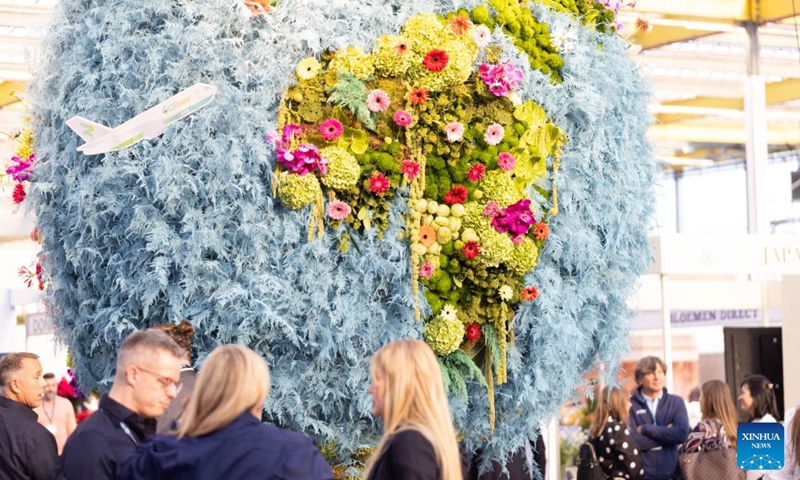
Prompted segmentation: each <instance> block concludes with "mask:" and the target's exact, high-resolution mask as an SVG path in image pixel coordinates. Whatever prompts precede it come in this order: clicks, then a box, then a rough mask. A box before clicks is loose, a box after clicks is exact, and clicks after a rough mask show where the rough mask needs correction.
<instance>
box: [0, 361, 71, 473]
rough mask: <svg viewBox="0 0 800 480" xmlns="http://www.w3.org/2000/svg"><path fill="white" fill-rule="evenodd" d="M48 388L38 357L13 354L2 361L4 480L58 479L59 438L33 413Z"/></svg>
mask: <svg viewBox="0 0 800 480" xmlns="http://www.w3.org/2000/svg"><path fill="white" fill-rule="evenodd" d="M44 385H45V381H44V379H43V378H42V364H41V363H39V357H38V356H36V355H34V354H32V353H12V354H10V355H6V356H5V357H3V359H2V360H0V480H51V479H55V478H56V475H57V473H58V449H57V447H56V438H55V437H54V436H53V434H52V433H50V432H49V431H48V430H47V429H46V428H45V427H44V426H43V425H41V424H40V423H39V421H38V418H39V416H38V415H37V414H36V412H34V411H33V409H34V408H36V407H38V406H39V405H40V404H41V403H42V397H43V396H44Z"/></svg>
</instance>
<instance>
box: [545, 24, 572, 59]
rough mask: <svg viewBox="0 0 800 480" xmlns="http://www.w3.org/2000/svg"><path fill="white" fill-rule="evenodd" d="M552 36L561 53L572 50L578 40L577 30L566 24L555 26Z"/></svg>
mask: <svg viewBox="0 0 800 480" xmlns="http://www.w3.org/2000/svg"><path fill="white" fill-rule="evenodd" d="M551 38H552V39H553V43H555V44H556V47H558V50H559V52H561V53H569V52H571V51H572V49H573V48H575V44H576V43H577V41H578V38H577V35H576V33H575V30H573V29H570V28H568V27H566V26H556V27H555V28H553V30H552V32H551Z"/></svg>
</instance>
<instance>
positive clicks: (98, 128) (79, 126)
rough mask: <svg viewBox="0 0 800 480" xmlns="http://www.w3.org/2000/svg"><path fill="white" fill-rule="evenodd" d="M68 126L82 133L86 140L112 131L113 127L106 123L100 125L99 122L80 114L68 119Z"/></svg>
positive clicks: (81, 135)
mask: <svg viewBox="0 0 800 480" xmlns="http://www.w3.org/2000/svg"><path fill="white" fill-rule="evenodd" d="M67 126H69V128H71V129H72V131H74V132H75V133H77V134H78V135H80V137H81V138H82V139H83V141H84V142H89V141H91V140H95V139H97V138H100V137H103V136H105V135H106V134H108V133H110V132H111V129H110V128H108V127H106V126H105V125H100V124H99V123H95V122H93V121H91V120H86V119H85V118H83V117H78V116H75V117H72V118H70V119H69V120H67Z"/></svg>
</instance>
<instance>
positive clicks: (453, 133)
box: [444, 122, 464, 143]
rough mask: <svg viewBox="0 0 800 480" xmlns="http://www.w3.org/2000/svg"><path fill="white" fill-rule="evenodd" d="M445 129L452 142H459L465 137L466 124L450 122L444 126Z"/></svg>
mask: <svg viewBox="0 0 800 480" xmlns="http://www.w3.org/2000/svg"><path fill="white" fill-rule="evenodd" d="M444 131H445V133H447V141H448V142H450V143H453V142H457V141H459V140H461V139H462V138H463V137H464V125H462V124H460V123H459V122H452V123H448V124H447V125H445V126H444Z"/></svg>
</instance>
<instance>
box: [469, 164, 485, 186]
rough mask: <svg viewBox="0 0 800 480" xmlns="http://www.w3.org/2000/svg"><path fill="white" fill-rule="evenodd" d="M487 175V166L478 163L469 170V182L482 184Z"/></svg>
mask: <svg viewBox="0 0 800 480" xmlns="http://www.w3.org/2000/svg"><path fill="white" fill-rule="evenodd" d="M485 173H486V166H484V164H482V163H476V164H475V165H473V166H471V167H469V170H467V180H469V181H470V182H480V181H481V179H482V178H483V174H485Z"/></svg>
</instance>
